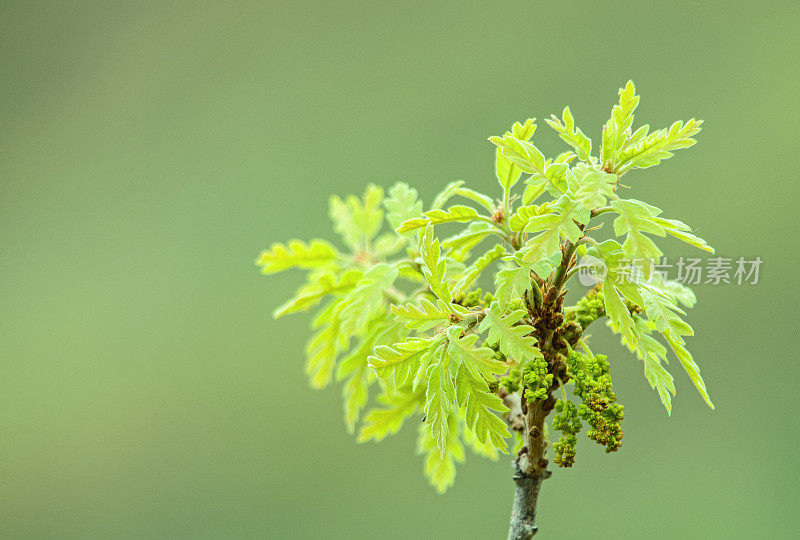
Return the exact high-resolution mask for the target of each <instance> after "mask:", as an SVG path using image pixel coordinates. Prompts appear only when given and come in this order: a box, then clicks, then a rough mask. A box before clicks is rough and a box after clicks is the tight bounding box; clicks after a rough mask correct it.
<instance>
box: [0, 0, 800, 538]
mask: <svg viewBox="0 0 800 540" xmlns="http://www.w3.org/2000/svg"><path fill="white" fill-rule="evenodd" d="M798 23H800V9H799V8H798V3H797V2H796V1H786V2H777V1H766V2H761V3H754V2H736V1H734V2H731V1H725V2H722V1H706V2H696V1H671V2H661V3H655V2H641V1H625V2H622V1H619V2H599V1H591V2H552V1H544V0H526V1H507V2H502V3H496V2H418V1H408V0H405V1H402V2H381V1H379V2H360V3H350V2H285V3H278V2H269V1H268V2H231V1H228V2H216V3H206V2H123V3H117V2H94V3H92V2H64V1H50V2H35V1H32V2H27V1H18V2H12V1H9V0H5V1H3V2H2V3H0V68H2V78H3V84H2V86H0V215H1V216H2V227H0V247H1V248H2V250H1V251H0V299H1V300H2V312H1V314H0V359H1V360H2V363H1V364H0V500H1V501H2V502H1V503H0V513H1V514H2V515H0V537H4V538H87V537H100V538H164V537H171V538H258V537H261V538H264V537H271V538H317V537H320V538H501V537H503V535H504V534H505V527H506V522H507V517H508V513H509V508H510V499H511V495H512V483H511V480H510V477H509V474H510V467H509V465H508V463H507V462H506V461H505V460H502V461H499V462H496V463H492V462H489V461H485V460H482V459H478V458H471V459H470V460H469V462H468V463H467V464H466V466H463V467H461V469H460V472H459V476H458V479H457V481H456V485H455V488H454V489H452V490H451V492H450V493H448V494H447V495H445V496H438V495H436V494H435V493H434V492H433V490H432V489H430V488H429V487H428V486H427V485H426V483H425V481H424V480H423V478H422V475H421V460H420V459H419V458H418V457H416V456H414V455H413V452H412V448H413V431H414V430H413V429H408V428H407V429H406V432H405V433H404V434H402V435H401V436H399V437H397V438H395V439H393V440H390V441H388V442H385V443H382V444H381V445H377V446H376V445H372V444H369V445H357V444H355V442H354V441H353V440H352V438H351V437H350V436H348V435H347V434H346V432H345V429H344V425H343V421H342V415H341V405H340V399H339V392H338V389H333V388H329V389H326V390H325V391H323V392H312V391H311V390H310V389H309V388H308V387H307V385H306V382H305V380H304V378H303V375H302V361H303V360H302V341H303V340H304V338H305V337H306V332H307V330H306V328H307V319H306V318H304V317H297V318H289V319H286V320H280V321H277V322H275V321H272V320H271V317H270V313H271V311H272V309H273V308H274V307H275V306H276V305H277V304H278V303H279V302H281V301H282V300H283V299H284V298H285V297H287V296H288V295H289V293H290V290H291V289H293V288H294V287H295V286H296V285H297V284H298V277H297V276H294V275H288V276H283V275H281V276H278V277H272V278H264V277H261V276H259V275H258V273H257V270H256V268H255V267H254V266H253V260H254V259H255V257H256V255H257V254H258V252H259V251H260V250H261V249H262V248H264V247H266V246H267V245H268V244H269V243H270V242H272V241H275V240H283V239H288V238H291V237H300V238H307V237H312V236H323V237H330V236H331V235H330V233H329V232H328V224H327V217H326V205H327V196H328V194H329V193H331V192H335V193H342V194H346V193H352V192H360V191H361V189H362V186H363V185H364V184H365V183H366V182H369V181H372V182H377V183H379V184H381V185H384V186H388V185H390V184H391V183H393V182H394V181H396V180H405V181H409V182H411V183H412V184H414V185H416V186H418V187H419V188H420V191H421V193H422V194H423V195H424V196H425V197H426V199H427V200H430V197H432V195H433V194H434V193H435V192H436V191H438V189H439V188H440V187H441V186H442V185H443V184H444V183H446V182H448V181H450V180H453V179H456V178H465V179H467V180H469V182H470V183H471V185H472V187H475V188H478V189H486V190H492V189H494V183H493V182H494V180H493V173H492V161H493V151H492V147H491V145H490V144H489V143H487V142H486V137H487V136H489V135H492V134H497V133H501V132H502V131H503V130H505V129H507V127H508V126H509V125H510V124H511V123H512V122H513V121H515V120H521V119H524V118H526V117H528V116H536V117H539V118H542V117H546V116H547V115H549V114H550V113H552V112H557V111H560V109H561V108H562V107H563V105H565V104H570V105H571V106H572V110H573V112H574V113H575V115H576V117H577V119H578V122H579V124H580V125H581V126H583V127H584V130H585V131H587V133H589V134H590V135H591V136H593V137H596V136H597V134H598V133H599V127H600V125H601V124H602V122H603V121H604V120H605V118H606V117H607V115H608V111H609V110H610V106H611V105H612V103H613V102H614V100H615V99H616V93H617V88H618V87H619V86H621V85H623V84H624V83H625V81H626V80H627V79H628V78H632V79H634V80H635V81H636V83H637V86H638V90H639V91H640V92H641V94H642V95H643V100H642V104H641V106H640V108H639V112H638V114H637V118H638V119H640V120H641V121H644V122H649V123H650V124H651V125H654V126H660V125H662V124H666V123H668V122H671V121H672V120H675V119H678V118H682V119H685V118H688V117H690V116H697V117H699V118H703V119H705V120H706V126H705V130H704V131H703V132H702V134H701V136H700V141H701V142H700V144H698V145H697V146H696V147H695V148H693V149H692V150H690V151H688V152H683V153H681V154H679V155H678V156H676V158H674V159H672V160H670V161H667V162H666V163H665V164H663V165H662V166H661V167H659V168H657V169H653V170H650V171H642V172H638V173H632V174H631V175H630V176H629V177H626V178H628V179H629V181H628V183H629V184H631V185H632V186H633V189H632V191H631V193H632V194H633V196H635V197H638V198H642V199H645V200H648V201H651V202H654V203H656V204H659V205H660V206H662V207H663V208H664V210H665V212H666V214H668V215H670V216H675V217H679V218H681V219H684V220H685V221H687V222H689V223H691V224H694V225H695V226H696V227H698V229H699V232H700V234H701V235H702V236H704V237H705V238H706V239H708V240H709V241H711V242H712V243H713V244H714V245H715V246H716V247H717V249H718V253H720V254H723V255H727V256H732V257H738V256H740V255H743V256H747V257H754V256H756V255H758V256H761V257H762V259H764V261H765V262H764V264H763V267H762V274H761V281H760V283H759V284H758V285H756V286H752V287H746V286H742V287H739V286H719V287H712V286H701V287H699V290H698V293H699V296H700V303H699V305H698V307H697V308H696V309H695V310H693V313H692V314H691V316H692V321H693V322H694V323H695V328H696V330H697V333H698V337H696V338H694V339H693V340H692V341H691V345H693V349H694V351H695V357H696V358H697V359H698V361H699V363H700V364H701V366H702V368H703V370H704V371H703V372H704V374H705V377H706V380H707V382H708V384H709V388H710V391H711V395H712V398H713V399H714V400H715V402H716V405H717V410H716V412H712V411H710V410H708V409H706V408H705V407H704V405H703V403H702V401H701V399H700V398H699V396H698V395H697V394H696V392H695V391H694V389H693V388H692V387H691V385H690V382H689V380H688V378H687V377H686V376H685V375H684V374H683V373H682V372H681V371H680V370H679V369H678V368H677V365H675V366H673V371H674V372H675V374H676V379H677V383H678V386H679V387H678V395H677V396H676V399H675V401H674V411H673V414H672V418H671V419H667V417H666V415H665V414H664V411H663V409H662V408H661V405H660V404H659V402H658V398H657V396H656V395H655V393H654V392H652V391H651V390H650V389H649V387H647V385H646V383H645V382H644V379H643V378H642V376H641V365H640V364H639V363H637V361H635V360H634V359H633V358H632V357H630V356H627V355H626V354H625V353H623V351H622V350H621V349H620V348H619V347H618V346H617V345H616V344H615V342H614V340H613V339H612V338H603V337H602V336H600V335H598V336H597V337H598V339H599V342H601V343H602V344H604V345H602V346H601V349H602V348H605V349H606V350H607V351H608V352H609V353H610V354H611V355H612V357H613V360H614V361H615V377H616V380H617V381H618V383H617V384H618V386H619V390H618V393H619V395H620V397H621V400H622V402H623V403H624V404H625V406H626V419H625V434H626V435H625V445H624V446H623V449H622V451H621V452H620V453H618V454H614V455H611V456H606V455H605V454H603V453H602V451H601V449H599V448H598V447H596V446H594V445H590V444H587V443H583V444H581V447H580V448H579V452H580V454H579V456H578V463H577V465H576V467H575V468H574V470H568V471H557V472H556V474H555V475H554V478H553V479H552V480H549V481H548V482H547V483H546V484H545V486H544V488H543V497H542V502H541V508H540V519H541V523H542V525H543V528H544V529H543V530H544V531H545V532H544V533H543V538H589V537H592V538H645V537H646V538H753V537H756V536H758V537H765V538H779V537H783V538H790V537H795V534H796V531H797V527H798V526H799V525H800V519H799V517H798V512H797V504H798V498H799V496H798V490H799V488H798V483H797V479H798V475H799V474H800V460H798V457H797V447H798V444H800V435H799V434H798V431H799V429H798V422H797V416H796V415H797V412H798V411H797V409H798V407H797V400H798V398H797V392H796V388H797V384H798V376H800V368H798V360H797V358H796V355H794V354H793V352H794V351H793V348H791V347H790V343H791V342H792V340H793V339H794V338H795V336H796V333H797V331H796V329H795V326H796V315H797V308H796V306H797V293H796V290H797V280H798V274H797V269H798V262H800V260H799V258H798V256H797V254H796V249H797V243H798V242H797V240H796V236H795V234H796V233H795V227H794V226H795V223H796V219H795V217H794V215H793V214H794V212H793V211H794V208H795V207H796V205H797V202H798V196H800V189H798V187H797V186H798V175H797V169H798V167H797V158H796V156H797V144H798V141H797V125H798V117H799V116H800V115H799V114H798V113H799V112H800V111H799V110H798V100H797V97H796V96H797V88H798V85H800V76H799V75H798V69H797V65H798V61H799V60H800V54H798V53H799V52H800V47H799V46H798V40H797V27H798ZM540 129H541V132H542V133H543V134H541V135H537V137H538V140H539V141H541V144H542V146H543V147H544V148H545V149H546V150H547V151H549V152H554V151H556V149H559V148H561V146H560V143H559V141H558V140H557V138H556V137H555V136H553V135H551V134H548V133H546V132H547V129H548V128H546V127H542V128H540ZM670 245H671V249H673V251H672V253H673V254H678V253H680V254H691V252H688V253H687V252H686V250H682V251H680V250H681V249H682V248H680V247H678V246H676V245H675V244H674V243H673V244H670ZM787 250H788V251H787ZM595 333H596V334H597V332H595ZM600 334H604V332H600ZM470 457H471V456H470Z"/></svg>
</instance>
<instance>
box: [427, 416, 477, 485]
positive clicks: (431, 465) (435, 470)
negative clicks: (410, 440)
mask: <svg viewBox="0 0 800 540" xmlns="http://www.w3.org/2000/svg"><path fill="white" fill-rule="evenodd" d="M460 427H461V424H460V423H459V422H458V420H457V418H456V415H451V416H450V417H449V418H448V429H447V435H446V438H445V442H444V448H440V447H439V441H437V439H435V438H434V437H433V436H432V435H431V431H430V430H429V429H428V426H427V425H425V424H420V426H419V429H418V437H417V454H418V455H423V456H425V464H424V469H423V471H424V475H425V478H427V479H428V482H430V484H431V485H432V486H433V487H434V489H436V492H437V493H444V492H445V491H447V488H449V487H450V486H452V485H453V483H454V482H455V479H456V463H463V462H464V457H465V456H464V445H463V444H462V443H461V440H460V439H459V433H458V432H459V428H460Z"/></svg>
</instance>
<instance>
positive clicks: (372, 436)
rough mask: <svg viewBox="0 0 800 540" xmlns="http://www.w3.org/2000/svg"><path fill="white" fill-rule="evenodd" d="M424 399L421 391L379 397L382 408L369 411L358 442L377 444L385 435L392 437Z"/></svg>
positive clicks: (423, 393)
mask: <svg viewBox="0 0 800 540" xmlns="http://www.w3.org/2000/svg"><path fill="white" fill-rule="evenodd" d="M424 398H425V392H423V391H421V390H420V391H415V392H411V393H405V392H393V393H386V394H383V395H381V396H379V397H378V402H379V403H380V404H381V405H383V407H381V408H374V409H371V410H370V411H369V412H368V413H367V415H366V418H364V424H363V425H362V426H361V431H360V432H359V434H358V442H360V443H361V442H366V441H375V442H379V441H380V440H382V439H384V438H385V437H386V436H387V435H394V434H395V433H397V432H398V431H400V428H401V427H403V423H404V422H405V421H406V419H407V418H408V417H410V416H412V415H413V414H414V413H416V412H417V410H419V408H420V407H421V406H422V404H423V402H424Z"/></svg>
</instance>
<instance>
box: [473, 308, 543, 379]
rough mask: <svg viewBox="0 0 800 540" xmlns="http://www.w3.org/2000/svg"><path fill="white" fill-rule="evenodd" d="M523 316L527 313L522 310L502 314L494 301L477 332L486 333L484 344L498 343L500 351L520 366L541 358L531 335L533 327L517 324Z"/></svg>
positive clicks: (540, 353)
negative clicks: (525, 362) (527, 361)
mask: <svg viewBox="0 0 800 540" xmlns="http://www.w3.org/2000/svg"><path fill="white" fill-rule="evenodd" d="M525 315H527V311H525V310H524V309H518V310H514V311H512V312H510V313H508V314H504V313H503V310H502V309H501V308H500V302H497V301H495V302H492V305H491V306H489V308H488V309H487V310H486V316H485V317H484V319H483V320H482V321H481V324H480V327H479V328H478V330H479V331H480V332H487V331H488V335H487V337H486V342H487V343H499V344H500V351H501V352H502V353H503V354H505V355H506V356H507V357H509V358H513V359H515V360H516V361H517V362H518V363H520V364H521V363H523V362H524V361H525V360H531V359H533V358H541V357H542V352H541V351H540V350H539V349H538V348H536V338H535V337H533V336H532V335H531V334H532V333H533V327H531V326H529V325H527V324H519V321H520V320H522V319H523V318H524V317H525Z"/></svg>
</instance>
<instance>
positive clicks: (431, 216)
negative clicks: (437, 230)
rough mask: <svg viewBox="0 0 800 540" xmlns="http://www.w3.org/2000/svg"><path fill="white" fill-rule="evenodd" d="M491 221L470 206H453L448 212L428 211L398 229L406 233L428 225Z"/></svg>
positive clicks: (399, 231) (405, 222)
mask: <svg viewBox="0 0 800 540" xmlns="http://www.w3.org/2000/svg"><path fill="white" fill-rule="evenodd" d="M478 219H482V220H489V218H487V217H486V216H481V215H480V214H478V211H477V210H475V209H474V208H472V207H470V206H461V205H456V206H451V207H450V208H448V209H447V210H428V211H427V212H425V213H424V214H423V217H421V218H414V219H409V220H408V221H404V222H403V223H401V224H400V226H399V227H398V228H397V232H398V233H405V232H408V231H413V230H415V229H420V228H422V227H426V226H428V225H439V224H441V223H453V222H466V221H474V220H478Z"/></svg>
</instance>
